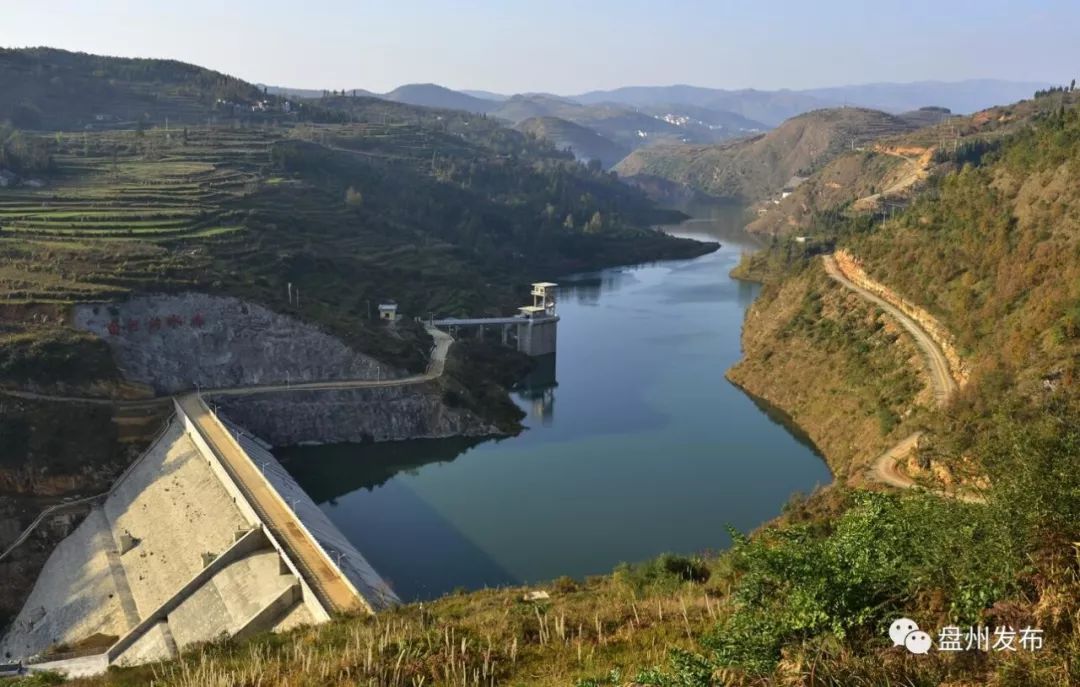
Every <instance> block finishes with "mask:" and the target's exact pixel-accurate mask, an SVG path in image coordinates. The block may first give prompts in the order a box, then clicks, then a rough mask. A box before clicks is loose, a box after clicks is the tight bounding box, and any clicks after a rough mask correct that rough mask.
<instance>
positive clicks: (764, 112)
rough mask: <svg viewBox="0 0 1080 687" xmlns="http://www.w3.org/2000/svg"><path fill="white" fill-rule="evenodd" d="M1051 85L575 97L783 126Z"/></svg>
mask: <svg viewBox="0 0 1080 687" xmlns="http://www.w3.org/2000/svg"><path fill="white" fill-rule="evenodd" d="M1046 87H1047V84H1045V83H1039V82H1015V81H1001V80H995V79H969V80H965V81H957V82H952V83H948V82H940V81H922V82H914V83H876V84H856V85H850V86H838V87H831V88H812V89H806V90H800V91H792V90H778V91H762V90H755V89H743V90H723V89H716V88H701V87H697V86H685V85H678V86H630V87H625V88H617V89H614V90H610V91H592V92H589V93H583V94H581V95H577V96H573V98H572V99H573V100H576V101H578V102H581V103H585V104H592V103H601V102H609V103H621V104H624V105H630V106H633V107H638V108H646V107H653V106H657V105H660V104H663V103H681V104H683V105H695V106H699V107H705V108H709V109H713V110H725V111H728V112H735V113H738V114H740V115H742V116H744V117H747V118H749V119H752V120H756V121H760V122H764V123H765V124H767V125H769V126H777V125H779V124H780V123H782V122H783V121H784V120H786V119H789V118H791V117H794V116H796V115H800V114H803V113H804V112H809V111H811V110H818V109H822V108H828V107H839V106H841V105H844V106H851V105H854V106H857V107H866V108H870V109H875V110H884V111H886V112H893V113H897V112H905V111H910V110H916V109H918V108H921V107H926V106H933V105H937V106H941V107H946V108H948V109H950V110H952V111H954V112H960V113H970V112H976V111H978V110H983V109H986V108H988V107H992V106H993V105H997V104H999V103H1008V102H1014V101H1017V100H1019V99H1021V98H1025V97H1027V96H1028V95H1030V94H1031V93H1034V92H1035V91H1036V90H1039V89H1043V88H1046Z"/></svg>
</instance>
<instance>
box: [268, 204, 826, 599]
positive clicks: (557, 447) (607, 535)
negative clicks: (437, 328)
mask: <svg viewBox="0 0 1080 687" xmlns="http://www.w3.org/2000/svg"><path fill="white" fill-rule="evenodd" d="M711 212H712V213H713V214H712V215H710V219H709V221H704V222H702V221H697V222H688V223H686V224H683V225H681V226H679V227H676V228H674V229H673V230H672V231H673V233H678V234H679V235H683V236H690V237H699V238H707V239H709V240H719V241H720V242H721V243H722V244H723V245H722V248H721V249H720V250H719V251H717V252H716V253H713V254H710V255H706V256H702V257H700V258H697V259H694V260H684V261H672V262H667V263H659V264H653V265H642V266H638V267H627V268H618V269H611V270H604V271H602V272H597V273H591V274H582V275H573V276H571V277H568V278H562V279H559V280H558V281H560V283H561V294H560V299H559V300H560V302H559V310H560V315H561V316H562V320H561V321H560V323H559V353H558V356H557V358H556V357H555V356H551V357H550V358H548V359H545V360H540V361H538V365H537V367H536V369H535V370H534V371H533V373H532V374H531V375H530V376H529V377H528V378H527V379H525V380H523V381H522V382H521V384H520V385H519V387H518V388H516V389H515V390H514V393H513V396H514V398H515V400H516V402H517V403H518V404H519V405H520V406H521V407H522V409H523V410H524V411H525V412H526V413H527V417H526V419H525V425H526V426H527V428H528V429H527V430H526V431H525V432H523V433H522V434H521V435H519V436H517V437H513V438H508V439H504V440H500V441H478V440H467V439H446V440H424V441H405V442H394V443H388V444H370V445H354V446H324V447H304V448H295V449H290V450H287V451H281V452H280V453H281V455H282V456H283V458H284V459H285V462H286V465H287V466H288V468H289V470H290V471H291V472H293V474H294V475H295V476H296V477H297V479H298V480H299V481H300V483H301V484H302V485H304V486H305V488H307V489H308V490H309V491H310V492H311V494H312V496H313V497H314V498H315V499H316V500H317V501H318V502H320V503H321V504H322V506H323V508H324V509H325V511H326V513H327V514H328V515H329V517H330V518H331V519H332V520H333V521H334V522H335V523H336V524H337V525H338V526H339V527H340V528H341V529H342V531H343V532H345V534H346V535H347V536H348V537H349V538H350V540H352V541H353V543H354V544H356V546H357V548H359V549H360V550H361V551H362V552H363V553H364V554H365V556H367V557H368V559H369V560H370V561H371V562H372V564H373V565H374V566H375V567H376V569H378V570H379V571H380V572H381V573H382V574H383V575H384V576H385V577H387V578H388V579H389V580H391V581H392V583H393V585H394V588H395V590H396V591H397V592H398V593H399V594H400V595H401V596H402V597H403V598H406V599H416V598H430V597H433V596H437V595H439V594H443V593H446V592H448V591H450V590H452V589H453V588H455V587H459V586H460V587H467V588H476V587H480V586H485V585H499V584H509V583H519V582H530V581H540V580H546V579H551V578H554V577H557V576H559V575H564V574H566V575H573V576H582V575H587V574H592V573H601V572H607V571H610V570H611V568H612V567H613V566H614V565H616V564H617V563H619V562H620V561H635V560H642V559H645V558H649V557H652V556H655V555H657V554H659V553H662V552H664V551H675V552H685V553H692V552H696V551H702V550H706V549H717V548H721V547H724V546H727V545H728V543H729V541H728V538H727V534H726V530H725V528H726V527H727V526H728V525H731V526H734V527H736V528H738V529H741V530H749V529H752V528H754V527H756V526H758V525H759V524H761V523H762V522H763V521H765V520H768V519H769V518H772V517H773V516H775V515H776V514H777V513H778V512H779V510H780V508H781V506H782V504H783V503H784V502H785V501H786V500H787V498H788V497H789V495H790V494H791V493H792V492H794V491H803V492H805V491H808V490H811V489H813V488H814V486H815V485H818V484H824V483H827V482H828V481H829V474H828V471H827V470H826V469H825V466H824V464H823V463H822V461H820V460H819V459H818V457H817V456H816V455H815V453H814V451H813V447H812V446H811V445H810V444H809V443H808V442H807V441H806V439H805V437H804V436H802V435H801V434H793V433H792V432H791V431H789V429H790V428H789V426H788V425H786V424H785V423H784V419H783V417H782V415H778V414H776V413H775V412H774V411H773V410H772V409H770V408H768V407H767V406H761V407H759V406H758V405H757V404H756V403H755V400H754V399H751V398H749V397H748V396H747V395H745V394H743V393H742V392H741V391H740V390H738V389H737V388H735V387H734V386H733V385H731V384H730V383H729V382H728V381H727V379H726V378H725V377H724V371H725V370H726V369H727V368H728V367H730V366H731V365H732V364H734V363H735V362H736V361H737V360H738V358H739V356H740V343H739V336H740V332H741V328H742V319H743V316H744V313H745V311H746V308H747V307H748V306H749V304H750V303H751V302H752V301H753V299H754V297H755V296H756V294H757V291H758V287H757V286H756V285H754V284H749V283H745V282H739V281H736V280H733V279H731V278H729V277H728V272H729V271H730V269H731V268H732V267H734V266H735V264H737V262H738V260H739V257H740V254H741V253H742V252H743V251H746V250H753V249H755V248H756V243H755V241H754V240H753V239H752V238H751V237H748V236H746V235H745V234H742V233H740V231H739V227H740V226H741V220H742V211H741V209H739V208H731V207H727V208H720V209H719V210H717V209H712V210H711ZM556 399H557V400H558V404H559V408H558V410H559V412H558V414H556V413H555V401H556Z"/></svg>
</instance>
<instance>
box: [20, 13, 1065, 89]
mask: <svg viewBox="0 0 1080 687" xmlns="http://www.w3.org/2000/svg"><path fill="white" fill-rule="evenodd" d="M1077 27H1080V1H1078V0H1045V1H1043V0H1030V1H1023V0H1019V1H1013V2H1006V1H1004V0H978V1H970V2H969V1H966V0H965V1H959V0H935V1H928V0H901V1H899V2H897V1H895V0H894V1H887V0H878V1H870V0H816V1H814V0H798V1H790V2H780V1H777V0H756V1H747V2H742V1H741V0H740V1H727V2H725V1H723V0H712V1H706V0H700V1H697V0H663V1H653V2H643V1H639V0H537V1H534V2H520V1H514V0H504V1H503V2H484V1H477V0H440V1H438V2H436V1H435V0H389V1H386V2H368V1H364V0H354V1H352V2H346V1H344V0H308V1H306V2H304V1H299V2H298V1H297V0H289V1H287V2H286V1H284V0H280V1H279V0H262V1H255V0H214V1H208V0H181V1H178V2H164V1H159V0H138V1H130V0H93V1H90V0H82V1H74V0H3V2H2V7H0V46H4V47H20V46H31V45H48V46H54V47H59V48H66V49H70V50H83V51H87V52H94V53H105V54H111V55H123V56H138V57H168V58H175V59H179V60H184V61H186V62H194V63H196V64H199V65H203V66H206V67H211V68H214V69H218V70H220V71H224V72H227V73H230V74H234V75H236V76H240V77H242V78H244V79H247V80H249V81H257V82H262V83H269V84H274V85H283V86H294V87H308V88H334V89H338V88H367V89H370V90H374V91H386V90H389V89H391V88H394V87H395V86H398V85H400V84H402V83H410V82H429V81H430V82H436V83H441V84H444V85H447V86H450V87H453V88H477V89H488V90H493V91H500V92H521V91H549V92H555V93H563V94H571V93H578V92H581V91H586V90H590V89H599V88H613V87H617V86H626V85H666V84H672V83H690V84H694V85H699V86H711V87H717V88H743V87H755V88H766V89H773V88H785V87H786V88H809V87H814V86H833V85H843V84H850V83H865V82H872V81H915V80H923V79H936V80H956V79H963V78H972V77H992V78H1003V79H1013V80H1035V81H1051V82H1056V83H1057V82H1063V81H1068V79H1071V78H1073V77H1074V76H1076V75H1077V74H1076V72H1078V71H1080V39H1078V38H1077V36H1076V29H1077Z"/></svg>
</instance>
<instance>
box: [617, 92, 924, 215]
mask: <svg viewBox="0 0 1080 687" xmlns="http://www.w3.org/2000/svg"><path fill="white" fill-rule="evenodd" d="M913 128H915V125H913V124H910V123H909V122H907V121H905V120H904V119H902V118H900V117H897V116H894V115H890V114H886V113H884V112H879V111H877V110H865V109H861V108H837V109H831V110H815V111H814V112H809V113H807V114H804V115H799V116H798V117H793V118H792V119H789V120H788V121H786V122H784V123H783V124H782V125H780V126H779V127H777V128H776V129H774V130H772V131H770V132H768V133H766V134H763V135H759V136H756V137H753V138H749V139H744V140H738V141H733V142H730V143H723V144H719V145H712V146H694V145H665V146H654V147H650V148H644V149H640V150H636V151H634V152H633V153H632V154H631V155H630V156H628V157H627V158H626V159H625V160H623V161H622V162H620V163H619V164H618V165H617V166H616V168H615V169H616V171H617V172H618V173H619V174H620V175H621V176H623V177H624V178H629V179H631V180H632V179H633V178H634V177H635V176H644V177H647V178H648V177H661V178H663V179H667V180H669V181H673V182H676V183H679V184H682V185H684V186H686V187H688V188H691V189H694V190H697V191H700V192H703V193H706V194H709V195H711V196H714V197H717V198H730V199H738V200H742V201H755V200H760V199H762V198H765V197H767V196H769V195H771V194H774V193H778V192H779V191H780V189H781V188H783V187H784V186H785V185H786V184H788V183H789V181H790V180H791V179H792V178H793V177H797V176H798V177H805V176H808V175H810V174H812V173H813V172H814V171H815V170H816V169H817V168H819V167H821V166H822V165H824V164H826V163H827V162H829V161H830V160H831V159H833V158H834V157H836V156H837V155H839V154H840V153H841V152H843V151H844V150H845V149H851V148H854V147H861V146H863V145H865V144H867V143H868V142H870V141H873V140H875V139H877V138H881V137H883V136H888V135H893V134H896V133H900V132H904V131H910V130H912V129H913Z"/></svg>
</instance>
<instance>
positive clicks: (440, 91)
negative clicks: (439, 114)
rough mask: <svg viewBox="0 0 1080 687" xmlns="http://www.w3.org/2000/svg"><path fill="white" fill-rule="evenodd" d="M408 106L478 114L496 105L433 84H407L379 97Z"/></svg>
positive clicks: (490, 109) (489, 110) (488, 110)
mask: <svg viewBox="0 0 1080 687" xmlns="http://www.w3.org/2000/svg"><path fill="white" fill-rule="evenodd" d="M379 97H381V98H385V99H386V100H393V101H394V102H396V103H404V104H406V105H419V106H421V107H434V108H438V109H442V110H462V111H465V112H473V113H477V114H481V113H485V112H491V111H492V110H494V109H495V104H494V103H493V102H492V101H491V100H487V99H484V98H475V97H473V96H471V95H468V94H465V93H460V92H458V91H453V90H450V89H449V88H445V87H443V86H439V85H436V84H432V83H427V84H406V85H404V86H398V87H397V88H395V89H394V90H392V91H390V92H389V93H386V94H384V95H381V96H379Z"/></svg>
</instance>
